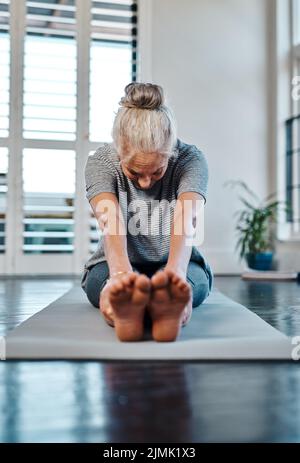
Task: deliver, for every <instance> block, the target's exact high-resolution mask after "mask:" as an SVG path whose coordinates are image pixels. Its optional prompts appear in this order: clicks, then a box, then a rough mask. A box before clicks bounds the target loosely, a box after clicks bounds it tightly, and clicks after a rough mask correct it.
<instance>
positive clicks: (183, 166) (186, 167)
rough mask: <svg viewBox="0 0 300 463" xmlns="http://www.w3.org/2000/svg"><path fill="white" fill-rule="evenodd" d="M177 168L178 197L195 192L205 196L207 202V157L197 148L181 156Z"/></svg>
mask: <svg viewBox="0 0 300 463" xmlns="http://www.w3.org/2000/svg"><path fill="white" fill-rule="evenodd" d="M179 156H180V159H179V161H178V167H177V180H178V181H177V185H178V186H177V196H179V195H180V194H181V193H185V192H189V191H194V192H196V193H199V194H201V196H203V198H204V200H205V202H206V197H207V186H208V164H207V160H206V157H205V155H204V154H203V153H202V151H199V150H198V149H197V148H196V147H195V146H190V149H189V150H187V151H186V152H185V153H182V154H180V155H179Z"/></svg>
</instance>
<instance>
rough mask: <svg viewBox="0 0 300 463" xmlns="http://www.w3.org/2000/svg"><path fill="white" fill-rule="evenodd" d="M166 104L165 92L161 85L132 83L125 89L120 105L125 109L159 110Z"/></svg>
mask: <svg viewBox="0 0 300 463" xmlns="http://www.w3.org/2000/svg"><path fill="white" fill-rule="evenodd" d="M163 104H164V92H163V89H162V87H160V85H156V84H149V83H147V84H144V83H139V82H131V83H130V84H128V85H127V86H126V87H125V96H124V97H123V98H121V101H120V105H121V106H123V107H124V108H138V109H159V108H160V107H161V106H162V105H163Z"/></svg>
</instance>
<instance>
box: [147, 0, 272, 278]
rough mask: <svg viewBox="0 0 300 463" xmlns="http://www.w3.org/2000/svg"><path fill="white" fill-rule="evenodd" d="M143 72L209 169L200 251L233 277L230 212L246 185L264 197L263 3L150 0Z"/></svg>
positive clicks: (246, 0)
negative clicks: (237, 182) (235, 183)
mask: <svg viewBox="0 0 300 463" xmlns="http://www.w3.org/2000/svg"><path fill="white" fill-rule="evenodd" d="M151 5H152V25H151V31H150V34H148V39H149V40H150V42H151V48H152V52H151V57H149V56H148V62H147V65H148V67H147V72H149V77H150V72H151V73H152V81H153V82H156V83H159V84H161V85H162V86H163V87H164V88H165V90H166V93H167V97H168V101H169V104H170V105H171V106H172V108H173V109H174V111H175V114H176V116H177V121H178V127H179V137H180V138H181V139H182V140H183V141H185V142H187V143H191V144H195V145H197V146H198V147H199V148H200V149H202V150H203V151H204V152H205V154H206V156H207V159H208V163H209V168H210V182H209V194H208V201H207V206H206V226H205V230H206V231H205V242H204V245H203V248H202V249H203V252H204V254H205V255H206V257H207V258H208V260H209V262H210V263H211V265H212V268H213V269H214V271H215V272H216V273H222V272H229V273H230V272H238V271H239V270H240V269H241V268H243V266H242V267H241V266H240V265H239V264H238V259H237V255H236V253H235V252H234V246H235V240H236V238H235V233H234V222H233V213H234V211H235V210H236V209H237V208H238V206H239V202H238V201H237V199H236V193H235V192H234V191H230V190H228V189H224V187H223V183H224V182H225V181H226V180H230V179H243V180H244V181H246V182H247V183H248V185H249V186H250V187H251V188H252V189H254V190H255V191H256V192H257V193H258V194H259V195H265V194H267V192H268V191H267V188H268V187H267V178H268V172H267V171H268V101H267V98H268V97H267V95H268V93H267V68H268V64H267V63H268V60H267V32H268V28H267V15H268V11H267V0H226V1H224V0H185V1H182V0H152V1H151Z"/></svg>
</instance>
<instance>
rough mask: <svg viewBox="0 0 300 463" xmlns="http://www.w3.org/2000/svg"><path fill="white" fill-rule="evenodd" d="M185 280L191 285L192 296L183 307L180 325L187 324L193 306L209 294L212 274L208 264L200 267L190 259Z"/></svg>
mask: <svg viewBox="0 0 300 463" xmlns="http://www.w3.org/2000/svg"><path fill="white" fill-rule="evenodd" d="M187 281H188V283H189V284H190V285H191V288H192V293H193V298H192V301H191V302H190V304H188V305H187V307H186V308H185V315H184V319H183V322H182V326H185V325H187V323H188V322H189V321H190V319H191V316H192V311H193V308H194V307H197V306H199V305H201V304H202V303H203V302H204V301H205V299H206V298H207V296H208V295H209V293H210V291H211V289H212V285H213V274H212V271H211V269H210V266H209V265H208V264H204V266H203V267H202V266H201V265H200V264H198V263H197V262H193V261H190V262H189V265H188V271H187Z"/></svg>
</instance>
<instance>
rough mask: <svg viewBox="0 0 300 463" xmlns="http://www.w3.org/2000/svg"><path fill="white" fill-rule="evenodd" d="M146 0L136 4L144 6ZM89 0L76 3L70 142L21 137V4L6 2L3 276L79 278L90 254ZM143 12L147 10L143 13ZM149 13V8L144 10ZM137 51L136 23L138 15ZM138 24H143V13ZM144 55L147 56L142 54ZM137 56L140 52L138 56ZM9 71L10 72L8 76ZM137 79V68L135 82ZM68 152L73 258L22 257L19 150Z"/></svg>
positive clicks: (0, 266) (0, 267)
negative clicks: (7, 90) (7, 113)
mask: <svg viewBox="0 0 300 463" xmlns="http://www.w3.org/2000/svg"><path fill="white" fill-rule="evenodd" d="M148 2H149V0H141V2H138V8H139V7H140V3H141V4H143V5H142V7H143V11H144V12H145V4H146V3H148ZM91 5H92V0H76V44H77V45H76V46H77V110H76V111H77V114H76V121H77V122H76V139H75V141H57V140H34V139H25V138H23V133H22V132H23V127H22V122H23V96H24V92H23V69H24V39H25V34H26V0H10V15H9V18H10V20H9V24H10V27H9V33H10V42H11V43H13V44H14V46H13V47H12V46H11V47H10V102H9V111H10V118H9V119H10V126H9V135H8V137H7V138H5V139H4V138H2V139H0V146H1V147H7V148H8V156H9V168H8V178H7V183H8V193H7V206H6V223H5V245H6V249H5V252H4V253H3V254H1V255H0V271H2V273H4V274H28V273H35V274H37V273H38V274H81V273H82V270H83V266H84V264H85V262H86V260H87V256H88V255H89V246H90V206H89V204H88V201H87V200H86V196H85V184H84V175H83V172H84V167H85V163H86V159H87V156H88V154H89V153H90V152H91V151H95V150H96V149H97V148H98V147H99V146H101V144H102V143H101V142H94V141H90V140H89V129H90V127H89V101H90V99H89V88H90V87H89V84H90V75H89V64H90V40H91ZM146 9H147V8H146ZM148 10H149V5H148ZM137 18H138V24H137V30H138V37H137V42H138V48H139V50H140V46H139V35H140V29H139V27H140V18H139V11H138V16H137ZM142 22H145V14H144V19H143V20H142ZM144 55H146V53H144ZM138 56H139V51H138ZM12 70H13V72H12ZM141 77H142V73H141V69H140V66H139V63H138V65H137V78H138V79H140V78H141ZM26 148H39V149H55V148H58V149H67V150H68V149H70V150H74V151H75V159H76V166H75V168H76V181H75V197H74V206H75V211H74V251H73V253H72V254H59V253H53V254H37V255H35V254H25V253H23V231H24V230H23V227H24V225H23V215H24V213H23V198H22V196H23V191H22V155H23V149H26Z"/></svg>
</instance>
